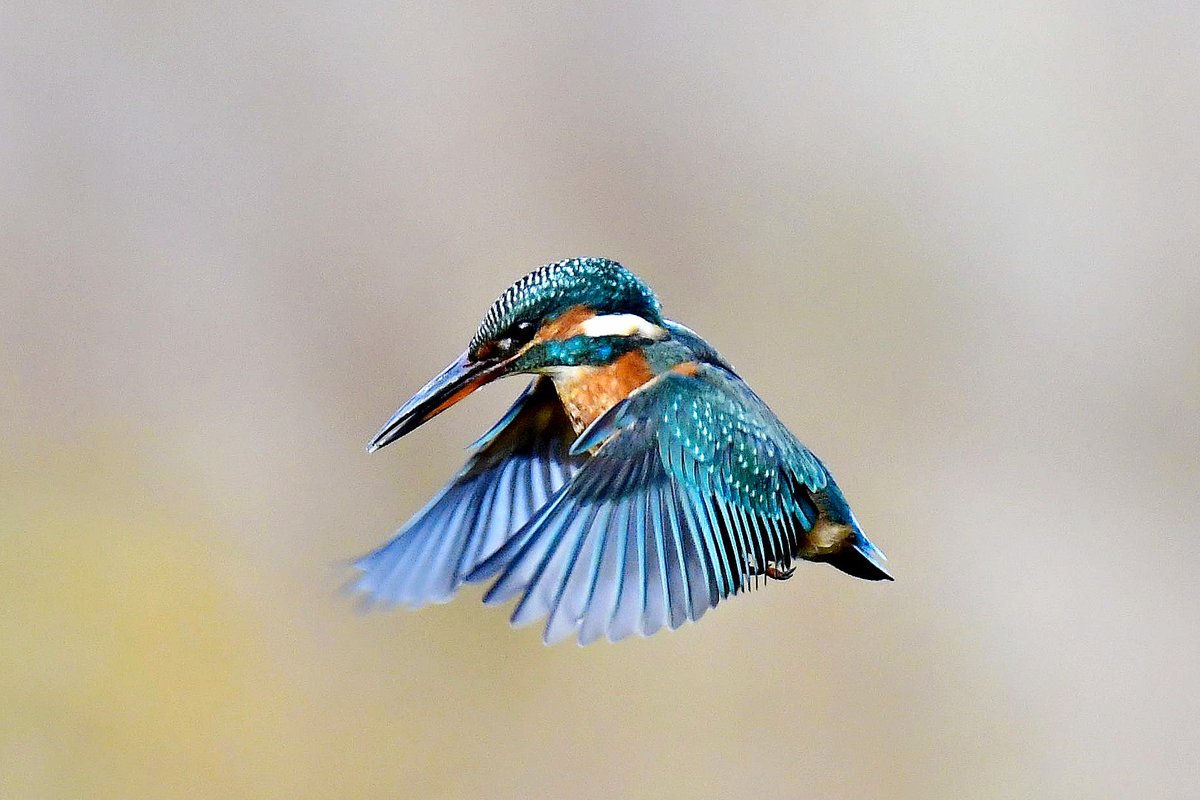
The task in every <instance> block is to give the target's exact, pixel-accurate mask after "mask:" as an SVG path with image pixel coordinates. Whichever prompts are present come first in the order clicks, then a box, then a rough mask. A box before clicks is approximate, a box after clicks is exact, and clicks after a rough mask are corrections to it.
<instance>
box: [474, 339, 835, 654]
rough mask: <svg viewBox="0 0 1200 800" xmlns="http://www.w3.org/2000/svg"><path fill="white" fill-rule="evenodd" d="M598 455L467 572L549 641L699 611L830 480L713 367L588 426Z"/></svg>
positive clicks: (801, 523)
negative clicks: (512, 604) (537, 625)
mask: <svg viewBox="0 0 1200 800" xmlns="http://www.w3.org/2000/svg"><path fill="white" fill-rule="evenodd" d="M592 449H594V455H593V456H592V457H591V458H590V459H589V460H588V462H587V463H586V464H585V465H584V466H583V468H582V469H581V470H580V471H579V473H578V474H577V475H576V476H575V477H574V478H573V479H572V480H571V482H570V483H569V484H567V485H566V486H564V487H563V488H562V489H561V490H560V491H559V492H558V493H557V494H556V495H555V496H554V497H553V498H552V499H551V500H550V502H549V503H547V504H546V505H545V506H543V508H542V509H541V510H539V511H538V513H537V514H535V515H534V516H533V518H532V519H530V520H529V522H528V523H527V524H526V525H525V526H524V527H523V528H522V529H521V530H520V531H518V532H517V533H516V534H514V535H513V536H512V538H511V539H509V541H508V542H507V543H506V544H505V545H504V546H503V547H501V548H500V550H498V551H497V552H496V553H495V554H494V555H493V556H492V557H491V558H489V559H487V560H486V561H484V562H483V563H481V564H480V565H479V567H477V568H476V569H475V570H474V572H473V573H472V574H471V575H470V576H469V579H470V580H477V579H482V578H486V577H489V576H491V575H495V574H497V573H499V578H498V579H497V581H496V583H495V584H494V585H493V586H492V588H491V589H490V590H489V592H488V595H487V598H486V599H487V600H488V602H502V601H504V600H507V599H510V598H512V597H516V596H517V595H522V598H521V601H520V603H519V604H518V605H517V608H516V610H515V612H514V613H513V623H514V624H523V623H527V622H532V621H534V620H536V619H540V618H542V617H548V620H547V623H546V632H545V638H546V641H547V642H553V641H558V640H559V639H562V638H564V637H566V636H569V635H570V634H572V633H574V632H576V631H577V632H578V635H579V640H580V642H581V643H587V642H590V641H592V640H594V639H596V638H598V637H600V636H604V635H606V636H608V638H609V639H612V640H614V641H615V640H618V639H621V638H624V637H626V636H628V635H630V634H631V633H634V632H641V633H642V634H644V635H649V634H652V633H654V632H655V631H657V630H659V629H660V628H662V627H663V626H669V627H671V628H676V627H678V626H679V625H681V624H683V623H684V622H685V621H687V620H696V619H699V618H700V616H701V615H703V614H704V613H705V612H706V611H707V610H708V609H709V608H712V607H713V606H715V605H716V604H717V603H718V602H719V601H720V600H721V599H723V598H725V597H728V596H730V595H731V594H735V593H737V592H738V591H740V590H742V589H743V588H745V587H746V586H747V581H748V579H749V578H751V577H752V576H754V575H756V574H758V573H760V572H761V571H762V569H763V568H764V567H765V566H766V565H768V564H771V563H775V564H783V565H785V566H786V565H787V564H788V563H789V562H790V560H791V557H792V554H793V552H794V551H795V548H796V542H797V539H798V537H801V536H803V535H804V532H805V531H807V530H808V529H809V528H811V527H812V525H813V522H814V521H815V519H816V516H817V514H818V510H817V509H816V508H815V507H814V504H813V502H812V499H811V498H810V495H809V492H810V491H819V490H821V489H822V488H823V487H825V486H826V485H827V483H828V480H829V476H828V473H827V472H826V470H825V468H824V466H823V465H822V464H821V462H820V461H819V460H817V458H816V456H814V455H813V454H812V453H811V452H809V451H808V450H807V449H806V448H805V447H804V446H803V445H802V444H800V443H799V442H798V441H796V439H795V437H793V436H792V434H791V433H790V432H788V430H787V429H786V428H785V427H784V426H783V424H782V423H781V422H780V421H779V419H778V418H777V417H776V416H775V415H774V414H773V413H772V412H771V410H770V409H768V408H767V406H766V405H765V404H764V403H763V402H762V400H761V399H759V397H758V396H757V395H756V394H754V392H753V391H751V390H750V389H749V387H747V386H746V385H745V384H744V383H742V382H741V381H740V380H738V379H736V378H735V377H734V376H733V375H732V374H730V373H729V372H728V371H726V370H725V369H723V368H722V367H720V366H717V365H713V364H697V363H689V364H685V365H683V366H682V367H677V368H676V369H675V370H672V371H669V372H666V373H663V374H662V375H660V376H658V377H657V378H655V379H653V380H652V381H650V382H648V383H647V384H645V385H644V386H642V387H640V388H639V389H637V390H636V391H634V392H633V393H632V394H630V395H629V397H627V398H626V399H625V400H623V401H621V402H620V403H618V404H617V405H616V406H614V407H613V408H611V409H610V410H609V411H608V412H606V413H605V414H604V415H603V416H602V417H600V418H599V419H598V420H596V421H595V422H594V423H593V424H592V425H591V426H590V427H589V428H588V429H587V430H585V431H584V432H583V433H582V434H581V435H580V437H579V439H578V440H577V441H576V442H575V445H574V447H573V448H572V452H584V451H587V450H592Z"/></svg>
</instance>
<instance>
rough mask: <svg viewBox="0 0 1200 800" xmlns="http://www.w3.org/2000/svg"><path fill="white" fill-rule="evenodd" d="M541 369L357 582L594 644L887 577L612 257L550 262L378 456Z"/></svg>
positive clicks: (777, 425)
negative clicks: (508, 609) (825, 575)
mask: <svg viewBox="0 0 1200 800" xmlns="http://www.w3.org/2000/svg"><path fill="white" fill-rule="evenodd" d="M513 374H523V375H532V376H534V377H533V380H532V381H531V382H530V384H529V385H528V387H527V388H526V389H525V391H524V392H523V393H522V394H521V396H520V397H518V398H517V401H516V402H515V403H514V404H513V406H512V408H510V409H509V410H508V412H507V413H506V414H505V415H504V416H503V417H502V418H501V419H500V421H499V422H497V423H496V424H495V425H494V426H493V427H492V429H491V430H489V431H488V432H487V433H485V434H484V435H483V436H482V437H481V438H480V439H479V440H478V441H477V442H476V443H475V444H474V445H472V447H471V457H470V459H469V460H468V461H467V463H466V465H465V466H464V467H463V469H462V470H461V471H460V472H459V473H458V475H457V476H456V477H455V478H454V479H453V480H452V481H450V483H449V484H448V485H447V486H446V487H445V488H444V489H442V490H441V492H439V493H438V494H437V495H436V496H435V497H434V498H433V499H432V500H430V501H429V503H428V504H427V505H426V506H425V507H424V508H422V509H421V510H420V511H419V512H417V514H416V515H415V516H414V517H413V518H412V519H411V520H409V521H408V523H407V524H405V525H404V526H403V527H402V528H401V529H400V530H399V531H398V532H397V533H396V535H395V536H394V537H393V538H392V539H391V540H390V541H388V542H387V543H386V544H384V545H383V546H382V547H380V548H379V549H377V550H375V551H374V552H372V553H369V554H368V555H366V556H364V557H362V558H361V559H359V560H358V561H357V563H356V566H357V568H358V569H359V570H360V571H361V575H360V576H359V577H358V579H357V581H356V583H355V584H354V588H355V589H357V590H358V591H360V592H363V593H365V594H366V595H368V596H370V597H371V598H373V599H375V600H378V601H381V602H386V603H395V604H402V605H407V606H410V607H414V608H416V607H420V606H423V605H425V604H427V603H439V602H445V601H447V600H449V599H450V597H451V596H452V595H453V594H454V593H455V591H456V590H457V589H458V587H459V586H461V585H462V584H463V583H466V582H477V581H486V580H493V583H492V585H491V587H490V588H489V589H488V591H487V593H486V595H485V597H484V600H485V602H487V603H502V602H505V601H508V600H511V599H513V598H519V601H518V603H517V605H516V608H515V610H514V612H513V615H512V622H513V624H514V625H522V624H527V623H531V622H534V621H537V620H542V619H544V620H545V633H544V640H545V641H546V642H547V643H552V642H556V641H560V640H562V639H564V638H567V637H570V636H573V635H574V636H576V637H578V640H579V642H580V643H581V644H587V643H589V642H591V641H594V640H596V639H598V638H600V637H607V638H608V639H610V640H612V641H617V640H620V639H623V638H625V637H627V636H629V635H631V634H634V633H639V634H642V635H646V636H648V635H650V634H652V633H655V632H656V631H658V630H661V629H662V628H664V627H669V628H672V629H674V628H677V627H679V626H680V625H682V624H683V623H684V622H686V621H688V620H698V619H700V617H701V616H703V615H704V613H705V612H706V611H708V610H709V609H710V608H713V607H715V606H716V605H717V603H719V602H720V601H721V600H724V599H725V598H727V597H731V596H733V595H736V594H738V593H741V592H744V591H747V590H748V589H750V588H753V587H754V586H756V585H758V583H759V582H760V580H763V579H774V580H785V579H787V578H789V577H791V576H792V574H793V572H794V571H795V563H794V562H795V561H796V560H798V559H802V560H805V561H816V562H824V563H827V564H830V565H832V566H834V567H836V568H837V569H839V570H841V571H843V572H845V573H848V574H850V575H852V576H854V577H856V578H863V579H866V580H891V576H890V575H889V574H888V572H887V571H886V569H885V568H884V562H885V560H886V559H885V557H884V555H883V553H882V552H880V551H879V549H878V548H876V547H875V546H874V545H873V544H871V542H870V541H869V540H868V539H867V537H866V534H864V533H863V531H862V529H861V528H860V527H859V524H858V521H857V520H856V519H855V518H854V514H853V513H852V512H851V511H850V507H849V505H848V504H847V502H846V498H845V497H844V496H843V494H842V491H841V489H839V488H838V485H837V483H836V482H834V479H833V476H832V475H831V474H830V473H829V470H828V469H826V467H825V465H824V464H822V463H821V460H820V459H818V458H817V457H816V456H815V455H814V454H813V453H812V452H811V451H810V450H809V449H808V448H806V447H805V446H804V445H803V444H801V443H800V442H799V441H798V440H797V439H796V437H795V436H793V435H792V433H791V432H790V431H788V429H787V428H786V427H785V426H784V424H783V423H782V422H780V420H779V418H778V417H776V416H775V414H774V413H772V412H771V410H770V409H769V408H767V406H766V404H765V403H764V402H763V401H762V400H761V399H760V398H759V396H758V395H756V394H755V393H754V392H753V390H751V389H750V387H749V386H747V385H746V383H745V382H744V381H743V380H742V379H741V378H740V377H739V376H738V374H737V373H736V372H735V371H734V369H733V367H732V366H730V364H729V362H727V361H726V360H725V359H724V358H722V357H721V356H720V355H719V354H718V353H717V351H716V350H714V349H713V348H712V346H710V345H709V344H708V343H707V342H705V341H704V340H703V339H701V338H700V337H699V336H697V335H696V334H695V333H693V332H692V331H691V330H689V329H687V328H685V327H684V326H683V325H680V324H679V323H677V322H673V321H671V320H669V319H666V318H665V317H663V315H662V311H661V308H660V305H659V301H658V299H657V298H656V297H655V295H654V293H653V292H651V291H650V289H649V287H647V286H646V284H645V283H643V282H642V281H641V280H640V279H639V278H637V277H636V276H635V275H634V274H633V273H631V272H630V271H629V270H627V269H626V268H625V267H623V266H621V265H620V264H618V263H617V262H615V261H610V260H608V259H604V258H573V259H569V260H565V261H558V262H555V263H553V264H547V265H545V266H543V267H540V268H538V269H536V270H534V271H533V272H531V273H529V274H528V275H526V276H525V277H523V278H521V279H520V280H518V281H517V282H516V283H514V284H513V285H512V286H510V287H509V288H508V289H507V290H506V291H505V292H504V293H503V294H502V295H500V297H499V298H497V299H496V301H495V302H494V303H492V305H491V307H490V308H489V309H488V311H487V314H486V315H485V316H484V318H483V322H482V324H481V325H480V326H479V329H478V330H477V331H476V332H475V335H474V336H473V337H471V340H470V343H469V344H468V345H467V349H466V350H465V351H464V352H463V353H462V355H460V356H459V357H458V358H456V359H455V360H454V361H453V362H452V363H451V364H450V365H449V366H448V367H446V368H445V369H444V370H443V371H442V372H441V373H440V374H438V375H437V376H436V377H435V378H433V380H431V381H429V383H427V384H426V385H425V386H424V387H423V388H422V389H421V390H420V391H418V392H417V393H416V394H415V395H413V397H412V398H411V399H410V400H409V401H408V402H406V403H405V404H404V405H403V406H401V408H400V409H399V410H398V411H396V413H395V414H394V415H393V416H392V417H391V419H389V420H388V421H387V423H386V424H384V426H383V427H382V428H381V429H380V430H379V433H377V434H376V435H375V438H374V439H372V440H371V443H370V445H369V446H368V450H369V451H375V450H378V449H379V448H381V447H384V446H385V445H388V444H390V443H392V442H394V441H396V440H397V439H399V438H400V437H402V436H404V435H405V434H407V433H410V432H412V431H413V430H415V429H416V428H417V427H419V426H420V425H421V424H423V423H424V422H426V421H427V420H429V419H431V418H432V417H434V416H436V415H437V414H440V413H441V412H442V411H445V410H446V409H448V408H450V406H452V405H454V404H455V403H457V402H459V401H460V400H462V399H463V398H465V397H466V396H467V395H469V394H471V393H472V392H474V391H475V390H476V389H478V388H480V387H481V386H483V385H485V384H487V383H490V382H491V381H494V380H496V379H497V378H500V377H503V376H505V375H513Z"/></svg>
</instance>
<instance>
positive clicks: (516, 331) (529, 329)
mask: <svg viewBox="0 0 1200 800" xmlns="http://www.w3.org/2000/svg"><path fill="white" fill-rule="evenodd" d="M534 330H535V327H534V324H533V323H532V322H518V323H517V324H516V325H513V326H512V327H511V328H509V329H508V331H507V333H508V335H507V336H505V337H504V338H503V339H498V340H496V343H495V345H496V349H495V355H497V356H500V357H501V358H503V357H506V356H510V355H512V354H513V353H515V352H516V351H517V350H518V349H519V348H520V347H522V346H523V345H525V344H526V343H528V342H529V340H530V339H532V338H533V333H534Z"/></svg>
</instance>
